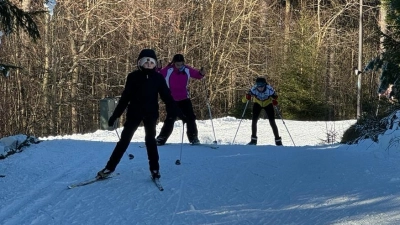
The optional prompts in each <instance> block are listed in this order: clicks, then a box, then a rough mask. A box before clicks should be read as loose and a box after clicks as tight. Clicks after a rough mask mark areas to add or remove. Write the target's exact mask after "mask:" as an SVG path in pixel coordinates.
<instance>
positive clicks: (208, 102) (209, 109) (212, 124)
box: [201, 67, 217, 144]
mask: <svg viewBox="0 0 400 225" xmlns="http://www.w3.org/2000/svg"><path fill="white" fill-rule="evenodd" d="M201 70H203V67H202V68H201ZM203 79H204V78H203ZM204 87H207V83H206V80H204ZM206 91H207V89H206ZM206 104H207V108H208V114H209V115H210V121H211V127H212V129H213V134H214V141H213V143H214V144H217V138H216V136H215V129H214V123H213V119H212V114H211V106H210V101H209V98H208V93H206Z"/></svg>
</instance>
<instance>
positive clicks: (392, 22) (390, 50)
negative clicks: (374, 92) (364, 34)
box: [365, 0, 400, 100]
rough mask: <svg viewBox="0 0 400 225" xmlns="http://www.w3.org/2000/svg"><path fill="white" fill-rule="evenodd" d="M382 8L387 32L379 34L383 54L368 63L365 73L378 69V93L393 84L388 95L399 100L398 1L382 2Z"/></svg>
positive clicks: (399, 44)
mask: <svg viewBox="0 0 400 225" xmlns="http://www.w3.org/2000/svg"><path fill="white" fill-rule="evenodd" d="M382 7H385V8H386V12H387V14H386V23H387V32H386V33H383V32H382V33H381V35H382V36H383V37H384V40H383V46H384V52H383V53H382V55H381V56H379V57H377V58H375V59H373V60H372V61H371V62H369V63H368V65H367V66H366V67H365V71H371V70H378V69H380V70H381V76H380V84H379V88H378V92H379V93H383V92H385V91H386V90H387V89H388V88H389V85H390V84H393V86H392V92H391V94H390V95H392V96H394V97H395V99H397V100H400V0H383V1H382Z"/></svg>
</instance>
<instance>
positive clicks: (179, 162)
mask: <svg viewBox="0 0 400 225" xmlns="http://www.w3.org/2000/svg"><path fill="white" fill-rule="evenodd" d="M184 133H185V123H182V139H181V152H180V154H179V159H177V160H176V161H175V165H181V159H182V148H183V134H184Z"/></svg>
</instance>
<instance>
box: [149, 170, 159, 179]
mask: <svg viewBox="0 0 400 225" xmlns="http://www.w3.org/2000/svg"><path fill="white" fill-rule="evenodd" d="M150 172H151V178H152V179H153V180H154V179H160V177H161V175H160V171H158V170H150Z"/></svg>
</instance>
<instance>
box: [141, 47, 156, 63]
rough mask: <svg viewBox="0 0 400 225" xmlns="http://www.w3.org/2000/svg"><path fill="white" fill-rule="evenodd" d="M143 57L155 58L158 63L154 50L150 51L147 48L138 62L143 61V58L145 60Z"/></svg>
mask: <svg viewBox="0 0 400 225" xmlns="http://www.w3.org/2000/svg"><path fill="white" fill-rule="evenodd" d="M143 57H150V58H153V59H155V60H156V62H157V56H156V52H155V51H154V50H153V49H148V48H146V49H143V50H142V51H141V52H140V53H139V56H138V59H137V60H138V61H139V60H140V59H141V58H143Z"/></svg>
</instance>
